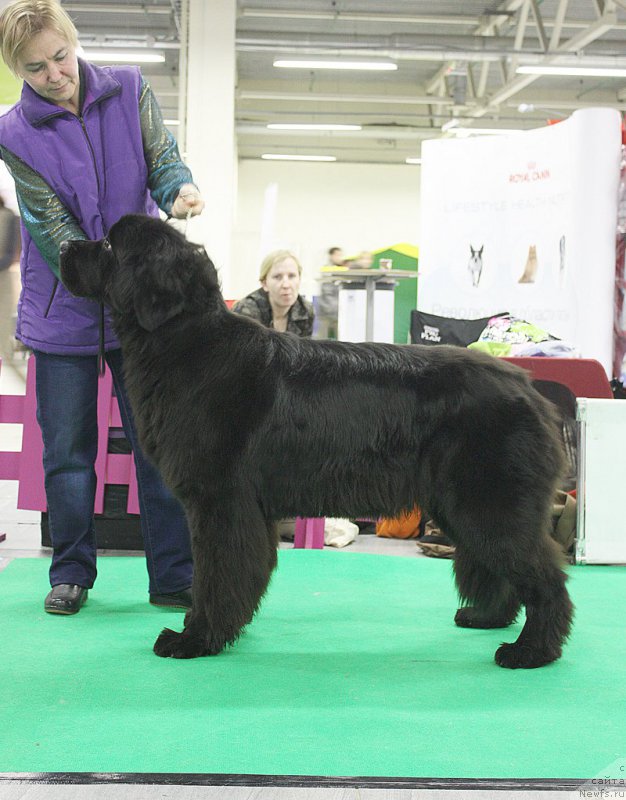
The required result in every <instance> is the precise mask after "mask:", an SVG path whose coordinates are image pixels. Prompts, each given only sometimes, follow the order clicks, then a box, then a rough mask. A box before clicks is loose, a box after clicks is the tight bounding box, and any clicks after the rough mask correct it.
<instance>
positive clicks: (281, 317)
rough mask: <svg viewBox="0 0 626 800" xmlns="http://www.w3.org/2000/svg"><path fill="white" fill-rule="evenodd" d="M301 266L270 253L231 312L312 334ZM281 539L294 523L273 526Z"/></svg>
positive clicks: (279, 253)
mask: <svg viewBox="0 0 626 800" xmlns="http://www.w3.org/2000/svg"><path fill="white" fill-rule="evenodd" d="M301 275H302V266H301V265H300V262H299V261H298V259H297V258H296V257H295V256H294V254H293V253H290V252H289V251H288V250H274V252H272V253H270V254H269V255H267V256H265V258H264V259H263V262H262V264H261V271H260V273H259V280H260V281H261V288H260V289H257V290H256V291H255V292H252V293H251V294H249V295H247V297H244V298H243V300H240V301H239V302H238V303H235V305H234V306H233V309H232V310H233V311H235V312H236V313H237V314H243V315H244V316H246V317H252V319H256V320H258V321H259V322H260V323H261V324H262V325H265V327H266V328H274V330H275V331H289V332H290V333H295V334H296V336H310V335H311V334H312V333H313V319H314V317H315V313H314V311H313V306H312V304H311V303H309V301H308V300H305V299H304V297H302V295H301V294H300V293H299V292H300V277H301ZM277 526H278V535H279V536H280V538H281V539H288V540H291V541H293V538H294V534H295V527H296V521H295V519H283V520H279V522H278V523H277Z"/></svg>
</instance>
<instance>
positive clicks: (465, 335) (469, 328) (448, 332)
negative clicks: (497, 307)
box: [411, 309, 508, 347]
mask: <svg viewBox="0 0 626 800" xmlns="http://www.w3.org/2000/svg"><path fill="white" fill-rule="evenodd" d="M506 314H508V312H507V311H502V312H501V313H499V314H490V315H489V316H488V317H482V318H481V319H455V318H454V317H440V316H438V315H437V314H427V313H426V312H425V311H418V310H417V309H414V310H413V311H411V344H454V345H457V346H458V347H467V345H468V344H471V343H472V342H476V341H478V337H479V336H480V334H481V333H482V332H483V331H484V330H485V328H486V327H487V323H488V322H489V320H490V319H493V318H494V317H502V316H504V315H506Z"/></svg>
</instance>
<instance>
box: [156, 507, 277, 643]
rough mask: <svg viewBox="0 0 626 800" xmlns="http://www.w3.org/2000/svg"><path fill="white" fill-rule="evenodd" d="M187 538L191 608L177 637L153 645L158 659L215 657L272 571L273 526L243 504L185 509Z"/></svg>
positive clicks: (250, 612) (169, 634)
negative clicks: (190, 560) (209, 509)
mask: <svg viewBox="0 0 626 800" xmlns="http://www.w3.org/2000/svg"><path fill="white" fill-rule="evenodd" d="M187 514H188V518H189V523H190V525H189V526H190V530H191V535H192V550H193V557H194V576H193V586H192V608H191V610H190V611H188V612H187V615H186V617H185V627H184V630H183V631H182V632H181V633H176V632H175V631H172V630H169V629H167V628H166V629H165V630H164V631H163V632H162V633H161V635H160V636H159V637H158V639H157V640H156V642H155V645H154V652H155V653H156V654H157V655H158V656H171V657H173V658H196V657H197V656H204V655H216V654H217V653H219V652H220V651H221V650H223V649H224V647H226V646H227V645H231V644H233V643H234V642H235V641H236V639H237V638H238V637H239V635H240V634H241V631H242V629H243V628H244V626H245V625H247V624H248V623H249V622H250V620H251V619H252V617H253V616H254V613H255V611H256V610H257V608H258V606H259V603H260V601H261V598H262V596H263V594H264V593H265V590H266V589H267V586H268V583H269V580H270V577H271V574H272V571H273V569H274V567H275V566H276V541H275V533H274V530H273V525H270V524H268V522H267V521H266V520H265V518H264V517H263V515H262V513H261V509H260V508H259V507H258V505H256V504H253V503H251V502H250V501H249V499H248V500H247V502H244V503H242V504H241V505H240V506H239V507H238V508H237V509H233V508H232V507H231V508H230V509H228V510H226V509H224V508H222V509H221V510H220V511H219V512H213V513H207V512H206V511H204V510H201V509H195V510H192V509H190V508H189V507H187Z"/></svg>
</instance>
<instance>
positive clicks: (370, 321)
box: [320, 268, 418, 342]
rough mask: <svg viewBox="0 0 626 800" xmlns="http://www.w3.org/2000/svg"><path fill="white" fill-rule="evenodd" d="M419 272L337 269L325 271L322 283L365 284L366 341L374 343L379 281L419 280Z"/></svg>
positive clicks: (321, 277)
mask: <svg viewBox="0 0 626 800" xmlns="http://www.w3.org/2000/svg"><path fill="white" fill-rule="evenodd" d="M417 276H418V273H417V272H409V271H408V270H403V269H345V268H344V269H341V268H339V269H336V270H334V269H333V270H324V272H322V274H321V276H320V279H321V280H322V281H331V280H332V281H341V282H342V283H355V282H358V283H363V282H365V293H366V294H365V297H366V301H365V302H366V305H365V341H366V342H373V341H374V292H375V290H376V284H377V283H378V282H379V281H385V280H386V281H389V280H390V279H392V280H393V281H394V282H395V280H396V279H398V278H400V279H401V278H417Z"/></svg>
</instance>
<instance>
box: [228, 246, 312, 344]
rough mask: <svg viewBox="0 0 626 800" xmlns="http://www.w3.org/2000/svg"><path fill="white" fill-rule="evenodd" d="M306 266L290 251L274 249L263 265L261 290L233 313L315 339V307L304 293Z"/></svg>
mask: <svg viewBox="0 0 626 800" xmlns="http://www.w3.org/2000/svg"><path fill="white" fill-rule="evenodd" d="M301 277H302V266H301V264H300V262H299V261H298V259H297V258H296V257H295V255H294V254H293V253H291V252H289V250H274V252H272V253H270V254H269V255H267V256H266V257H265V258H264V259H263V262H262V264H261V270H260V273H259V281H260V282H261V288H260V289H257V290H256V291H254V292H252V293H251V294H249V295H247V296H246V297H244V298H243V299H242V300H239V302H238V303H235V305H234V306H233V311H234V312H236V313H237V314H243V315H244V316H246V317H252V319H256V320H258V321H259V322H260V323H261V324H262V325H265V327H266V328H273V329H274V330H275V331H288V332H289V333H295V334H296V335H297V336H311V334H312V333H313V320H314V317H315V314H314V312H313V306H312V305H311V303H309V301H308V300H305V299H304V297H302V295H301V294H300V279H301Z"/></svg>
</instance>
